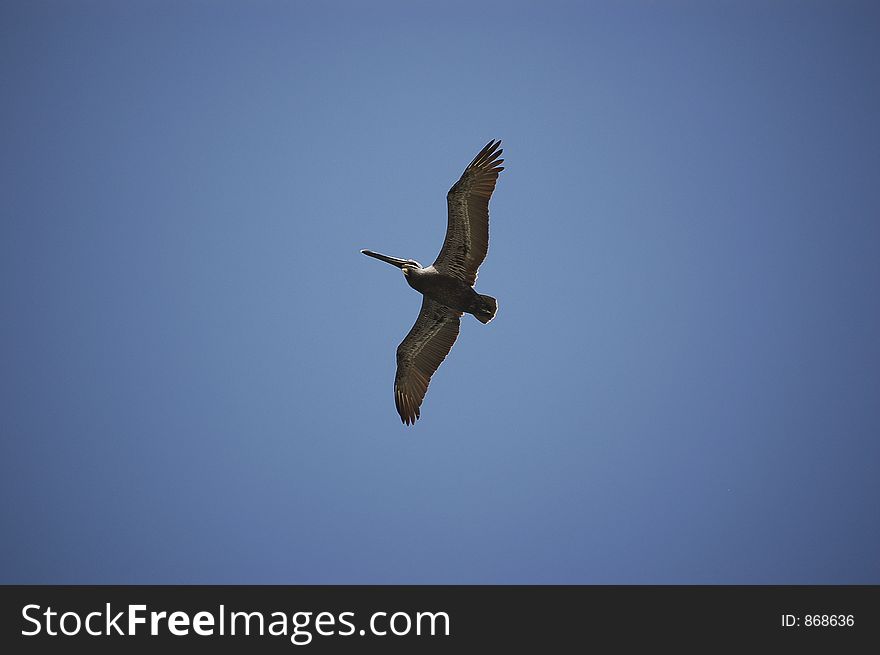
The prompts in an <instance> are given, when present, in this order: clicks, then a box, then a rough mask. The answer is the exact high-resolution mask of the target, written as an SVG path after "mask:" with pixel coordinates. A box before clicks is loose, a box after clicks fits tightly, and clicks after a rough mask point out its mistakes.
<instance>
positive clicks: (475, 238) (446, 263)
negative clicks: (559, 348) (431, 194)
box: [361, 141, 504, 425]
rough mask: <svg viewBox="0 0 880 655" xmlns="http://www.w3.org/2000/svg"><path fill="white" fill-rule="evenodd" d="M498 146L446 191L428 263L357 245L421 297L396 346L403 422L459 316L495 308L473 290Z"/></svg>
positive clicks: (487, 313) (413, 412)
mask: <svg viewBox="0 0 880 655" xmlns="http://www.w3.org/2000/svg"><path fill="white" fill-rule="evenodd" d="M500 146H501V141H490V142H489V143H487V144H486V146H485V147H484V148H483V149H482V150H480V152H479V153H477V156H476V157H474V159H473V161H472V162H471V163H470V164H468V167H467V168H465V169H464V173H462V174H461V178H459V180H458V182H456V183H455V184H453V185H452V188H451V189H449V193H447V194H446V207H447V210H448V222H447V224H446V238H445V239H444V241H443V247H442V248H440V254H439V255H437V259H435V260H434V263H433V264H432V265H431V266H428V267H427V268H423V267H422V265H421V264H419V263H418V262H417V261H416V260H414V259H399V258H397V257H389V256H388V255H382V254H379V253H377V252H373V251H371V250H361V252H362V253H363V254H365V255H368V256H369V257H375V258H376V259H380V260H382V261H383V262H388V263H389V264H393V265H394V266H397V267H398V268H399V269H400V270H401V271H403V276H404V277H405V278H406V281H407V283H408V284H409V286H411V287H412V288H413V289H415V290H416V291H418V292H419V293H421V294H422V296H423V299H422V309H421V310H420V311H419V316H418V318H417V319H416V322H415V324H414V325H413V326H412V329H410V331H409V334H407V335H406V337H404V339H403V341H401V342H400V345H399V346H398V347H397V374H396V375H395V377H394V404H395V405H396V406H397V413H398V414H400V420H402V421H403V422H404V424H405V425H413V424H415V422H416V421H417V420H418V418H419V408H420V407H421V405H422V400H424V398H425V394H426V393H427V391H428V385H429V384H430V382H431V376H432V375H433V374H434V371H436V370H437V368H438V367H439V366H440V364H441V363H442V362H443V360H444V359H446V355H448V354H449V351H450V349H451V348H452V344H454V343H455V340H456V338H457V337H458V330H459V319H460V318H461V315H462V314H463V313H467V314H473V316H474V317H475V318H476V319H477V320H478V321H480V323H488V322H489V321H491V320H492V319H493V318H495V312H496V311H498V302H497V301H496V300H495V298H493V297H492V296H484V295H482V294H479V293H477V292H476V291H474V283H475V282H476V281H477V269H478V268H480V264H482V263H483V260H484V259H485V258H486V252H487V251H488V250H489V198H491V197H492V192H493V191H494V190H495V182H496V181H497V180H498V174H499V173H500V172H501V171H503V170H504V167H503V166H501V164H502V163H503V162H504V160H503V159H499V157H500V156H501V153H502V152H503V151H502V150H501V149H500Z"/></svg>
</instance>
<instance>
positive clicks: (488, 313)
mask: <svg viewBox="0 0 880 655" xmlns="http://www.w3.org/2000/svg"><path fill="white" fill-rule="evenodd" d="M480 300H481V301H482V306H481V307H480V308H479V309H478V310H477V311H476V312H474V316H475V317H476V318H477V320H478V321H479V322H480V323H488V322H489V321H491V320H492V319H493V318H495V312H497V311H498V301H497V300H495V299H494V298H493V297H492V296H484V295H482V294H480Z"/></svg>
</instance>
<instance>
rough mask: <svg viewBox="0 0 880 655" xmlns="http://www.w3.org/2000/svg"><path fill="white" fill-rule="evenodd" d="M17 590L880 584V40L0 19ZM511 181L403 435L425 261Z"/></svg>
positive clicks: (170, 6)
mask: <svg viewBox="0 0 880 655" xmlns="http://www.w3.org/2000/svg"><path fill="white" fill-rule="evenodd" d="M0 80H2V95H3V101H2V103H0V116H2V120H0V135H2V136H0V302H2V320H0V433H2V434H0V437H2V439H0V449H2V451H0V473H2V474H0V495H2V507H0V534H2V538H0V582H4V583H196V582H198V583H793V584H801V583H874V584H877V583H880V557H878V553H880V293H878V289H880V120H878V117H880V9H878V6H877V4H876V3H871V2H866V3H863V4H857V3H848V2H838V1H835V2H830V1H829V2H801V1H798V2H783V1H780V2H772V3H770V2H757V1H756V2H740V1H736V2H733V1H731V2H700V3H697V2H610V1H609V2H595V3H581V2H567V3H562V2H531V3H517V2H497V3H489V2H443V3H436V2H432V3H429V2H393V3H392V2H369V3H366V2H353V1H352V2H321V3H317V2H308V3H307V2H247V3H246V2H163V1H150V2H146V1H142V2H101V1H96V0H95V1H88V2H85V1H83V2H60V1H57V2H24V1H18V2H3V3H2V4H0ZM493 138H501V139H503V141H504V149H505V153H504V157H505V159H506V162H505V166H506V170H505V171H504V172H503V173H502V174H501V177H500V179H499V182H498V186H497V188H496V192H495V196H494V197H493V199H492V203H491V207H490V208H491V216H492V223H491V226H492V230H491V235H492V236H491V246H490V250H489V256H488V259H487V260H486V263H485V264H484V266H483V267H482V269H481V270H480V278H479V281H478V284H477V288H478V289H479V290H480V291H481V292H482V293H487V294H491V295H493V296H495V297H497V298H498V300H499V305H500V309H499V312H498V316H497V318H496V319H495V321H493V322H492V323H491V324H489V325H487V326H483V325H481V324H479V323H478V322H477V321H476V320H475V319H473V318H472V317H469V316H466V317H465V318H464V320H463V324H462V330H461V336H460V337H459V340H458V343H457V344H456V346H455V347H454V348H453V351H452V353H451V355H450V357H449V358H448V359H447V360H446V362H445V363H444V364H443V366H442V367H441V368H440V370H439V371H438V373H437V374H436V375H435V376H434V379H433V381H432V384H431V388H430V390H429V392H428V396H427V398H426V401H425V404H424V405H423V406H422V418H421V420H420V421H419V422H418V423H417V425H416V426H415V427H409V428H407V427H404V426H403V425H402V424H401V422H400V420H399V418H398V416H397V413H396V412H395V409H394V399H393V395H392V383H393V379H394V370H395V357H394V353H395V348H396V347H397V344H398V343H399V341H400V340H401V339H402V337H403V336H404V335H405V334H406V332H407V331H408V330H409V328H410V326H411V325H412V323H413V321H414V320H415V317H416V314H417V312H418V308H419V304H420V297H419V296H418V294H417V293H416V292H414V291H413V290H411V289H410V288H409V287H408V286H407V285H406V283H405V281H404V279H403V276H402V275H401V274H400V272H399V271H398V270H397V269H394V268H392V267H390V266H388V265H386V264H383V263H381V262H378V261H375V260H372V259H369V258H366V257H364V256H363V255H361V254H360V253H359V252H358V251H359V250H360V249H361V248H369V249H372V250H377V251H380V252H384V253H388V254H390V255H395V256H399V257H408V258H414V259H417V260H419V261H421V262H422V263H423V264H426V265H427V264H429V263H430V262H432V261H433V259H434V257H435V256H436V254H437V252H438V251H439V248H440V244H441V242H442V239H443V234H444V230H445V226H446V203H445V194H446V191H447V190H448V188H449V187H450V185H451V184H452V183H453V182H454V181H455V180H456V179H457V178H458V176H459V175H460V173H461V171H462V170H463V169H464V167H465V165H466V164H467V163H468V162H469V161H470V160H471V158H472V157H473V156H474V154H476V152H477V151H478V150H479V149H480V148H481V147H482V146H483V145H484V144H485V143H486V142H488V141H489V140H490V139H493Z"/></svg>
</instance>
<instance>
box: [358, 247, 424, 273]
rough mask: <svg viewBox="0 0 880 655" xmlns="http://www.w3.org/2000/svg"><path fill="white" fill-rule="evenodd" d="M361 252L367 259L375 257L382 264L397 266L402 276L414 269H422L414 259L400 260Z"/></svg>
mask: <svg viewBox="0 0 880 655" xmlns="http://www.w3.org/2000/svg"><path fill="white" fill-rule="evenodd" d="M361 252H362V253H363V254H365V255H367V256H368V257H375V258H376V259H379V260H381V261H383V262H388V263H389V264H391V265H393V266H397V268H399V269H400V270H401V271H403V274H404V275H409V274H410V273H411V272H412V271H413V270H414V269H420V268H421V267H422V265H421V264H419V263H418V262H417V261H416V260H415V259H400V258H399V257H389V256H388V255H382V254H380V253H378V252H373V251H372V250H361Z"/></svg>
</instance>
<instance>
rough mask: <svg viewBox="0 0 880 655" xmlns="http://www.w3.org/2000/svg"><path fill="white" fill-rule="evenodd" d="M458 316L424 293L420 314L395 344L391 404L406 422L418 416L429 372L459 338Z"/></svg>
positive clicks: (432, 370)
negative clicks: (395, 368)
mask: <svg viewBox="0 0 880 655" xmlns="http://www.w3.org/2000/svg"><path fill="white" fill-rule="evenodd" d="M460 317H461V312H458V311H455V310H454V309H450V308H449V307H446V306H445V305H441V304H440V303H438V302H435V301H433V300H431V299H430V298H428V297H425V299H424V300H423V301H422V309H421V310H420V311H419V317H418V318H417V319H416V322H415V324H413V326H412V329H410V331H409V334H407V335H406V337H404V339H403V341H401V342H400V345H399V346H398V347H397V375H396V376H395V378H394V404H395V405H396V406H397V413H398V414H400V419H401V420H402V421H403V422H404V423H406V424H407V425H411V424H413V423H415V422H416V420H417V419H418V418H419V407H420V406H421V404H422V400H423V399H424V398H425V394H426V393H427V392H428V385H429V384H430V383H431V376H432V375H433V374H434V371H436V370H437V368H438V367H439V366H440V364H441V362H443V360H444V359H446V355H448V354H449V351H450V350H451V349H452V344H454V343H455V340H456V338H458V329H459V323H460V321H459V319H460Z"/></svg>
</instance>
